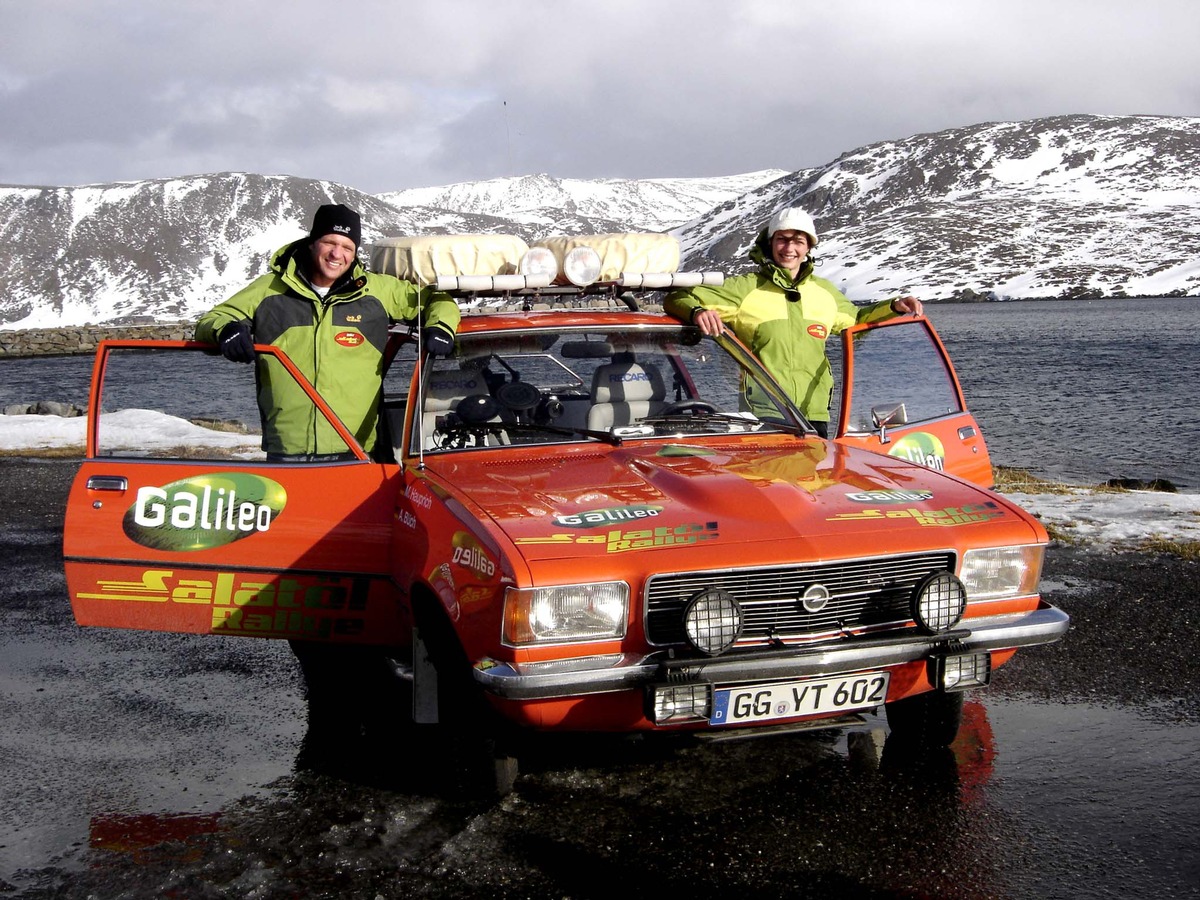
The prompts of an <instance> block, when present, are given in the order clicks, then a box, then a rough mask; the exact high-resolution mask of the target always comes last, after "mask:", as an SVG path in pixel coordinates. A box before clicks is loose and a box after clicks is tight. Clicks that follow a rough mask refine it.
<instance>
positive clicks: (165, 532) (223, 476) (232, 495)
mask: <svg viewBox="0 0 1200 900" xmlns="http://www.w3.org/2000/svg"><path fill="white" fill-rule="evenodd" d="M286 504H287V491H286V490H284V488H283V485H281V484H279V483H278V482H275V481H272V480H271V479H270V478H263V477H262V476H260V475H251V474H250V473H248V472H221V473H212V474H208V475H195V476H192V477H191V478H184V479H182V480H180V481H173V482H171V483H170V484H167V485H163V486H162V487H155V486H154V485H145V486H143V487H140V488H138V492H137V499H136V500H135V501H134V504H133V506H131V507H129V509H128V510H126V511H125V518H124V520H123V521H122V525H123V527H124V529H125V535H126V536H127V537H128V538H129V539H130V540H131V541H134V542H136V543H138V544H141V545H142V546H143V547H150V548H151V549H154V550H169V551H185V552H186V551H192V550H210V549H212V548H213V547H222V546H224V545H225V544H231V543H233V542H234V541H238V540H241V539H242V538H245V537H250V536H251V535H253V534H258V533H259V532H264V531H269V530H270V528H271V523H272V522H274V521H275V518H276V517H277V516H278V515H279V514H280V513H282V512H283V508H284V506H285V505H286Z"/></svg>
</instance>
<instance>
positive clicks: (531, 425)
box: [445, 422, 623, 447]
mask: <svg viewBox="0 0 1200 900" xmlns="http://www.w3.org/2000/svg"><path fill="white" fill-rule="evenodd" d="M445 430H447V431H486V432H488V433H490V434H496V435H499V434H500V433H502V432H505V431H533V432H545V433H548V434H561V435H563V436H564V437H576V436H581V437H589V438H592V439H594V440H597V441H604V442H605V443H607V444H612V445H613V446H614V447H619V446H620V445H621V444H622V443H623V439H622V438H621V437H620V436H619V435H616V434H613V433H612V432H611V431H597V430H595V429H592V428H570V427H567V426H565V425H551V424H549V423H545V424H543V423H539V422H485V423H481V424H478V425H476V424H473V423H467V422H456V423H454V424H452V425H450V426H448V428H446V429H445Z"/></svg>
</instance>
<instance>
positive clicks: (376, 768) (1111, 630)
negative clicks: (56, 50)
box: [0, 459, 1200, 898]
mask: <svg viewBox="0 0 1200 900" xmlns="http://www.w3.org/2000/svg"><path fill="white" fill-rule="evenodd" d="M74 469H75V463H73V462H71V461H63V462H60V461H33V460H25V459H5V460H0V496H2V497H3V503H0V518H2V520H3V522H4V527H3V529H2V530H0V558H2V559H3V569H2V570H0V571H2V572H3V580H2V582H0V623H2V625H3V627H2V629H0V897H5V898H7V897H14V898H15V897H20V898H43V897H44V898H49V897H60V898H84V897H99V898H117V897H130V898H140V897H160V896H170V897H184V898H193V897H195V898H205V897H254V898H283V897H353V898H359V897H362V898H375V897H382V898H392V897H476V896H491V897H497V896H500V897H509V896H511V897H600V896H605V897H608V896H612V895H613V894H614V887H613V886H614V884H615V885H616V886H617V887H616V888H615V891H616V893H617V895H618V896H624V897H650V896H653V897H662V896H663V895H666V894H670V895H671V896H677V897H697V898H708V897H714V898H715V897H733V896H737V897H828V896H837V897H881V898H882V897H971V898H974V897H978V898H992V897H1013V898H1023V897H1064V898H1067V897H1070V898H1077V897H1198V896H1200V689H1198V688H1200V677H1198V675H1200V640H1198V639H1197V636H1196V635H1197V628H1198V626H1200V611H1198V609H1197V597H1198V594H1200V564H1197V563H1194V562H1191V563H1189V562H1183V561H1180V560H1177V559H1173V558H1169V557H1159V556H1146V555H1132V554H1120V555H1106V554H1101V553H1097V552H1093V551H1086V550H1079V549H1072V548H1067V547H1060V546H1055V547H1053V548H1052V550H1051V553H1050V555H1049V558H1048V563H1047V571H1046V574H1045V578H1044V582H1043V584H1044V586H1045V587H1046V588H1047V594H1048V596H1049V598H1050V599H1051V600H1052V601H1053V602H1055V603H1057V604H1058V605H1060V606H1062V607H1064V608H1065V609H1066V610H1067V611H1068V612H1069V613H1070V614H1071V615H1072V618H1073V628H1072V631H1071V633H1070V634H1069V635H1068V637H1067V639H1066V640H1065V641H1064V642H1062V643H1061V644H1058V645H1055V646H1052V647H1045V648H1038V649H1035V650H1031V651H1027V652H1025V653H1024V654H1022V655H1020V656H1019V657H1018V658H1017V660H1016V661H1014V662H1013V663H1010V664H1009V665H1007V666H1005V667H1004V668H1002V669H1000V670H998V671H997V673H996V675H995V678H994V682H993V685H992V687H991V688H990V689H988V690H987V691H983V692H980V693H978V694H976V695H972V697H971V698H970V699H969V700H968V705H967V721H966V724H965V726H964V729H963V732H962V733H961V734H960V738H959V741H957V742H956V744H955V745H954V747H952V748H951V750H949V751H947V752H946V753H945V754H941V755H935V756H932V757H927V758H922V759H911V758H904V757H903V756H900V755H898V754H897V752H896V748H893V747H891V746H890V745H888V744H887V743H886V742H885V741H884V740H883V736H884V725H883V723H882V722H880V721H876V720H872V721H870V722H869V723H868V727H867V728H865V729H864V730H863V731H861V732H859V733H856V734H854V735H852V736H847V735H845V734H841V735H837V734H831V733H818V734H809V735H799V736H790V737H778V738H771V739H766V740H755V741H733V742H721V743H714V744H708V743H704V744H692V743H688V744H683V743H678V742H669V743H665V744H660V743H656V742H652V741H624V740H616V739H609V740H595V739H593V740H586V741H568V740H559V741H553V742H550V741H547V742H545V744H544V745H539V747H538V752H537V753H536V754H535V755H534V757H533V758H531V759H530V760H529V761H528V764H527V765H526V767H525V774H523V775H522V777H521V778H520V780H519V781H518V782H517V788H516V791H515V792H514V794H513V795H511V796H509V797H507V798H505V799H504V800H503V801H500V802H499V803H488V802H484V801H480V800H477V799H473V798H471V797H470V796H466V795H463V794H462V793H461V792H459V791H455V790H453V789H450V788H448V787H447V786H445V785H444V784H440V783H438V782H437V781H436V779H431V778H430V777H429V776H428V771H429V768H430V760H429V759H428V758H427V757H424V758H423V755H422V752H421V750H420V749H414V747H413V746H411V744H410V745H408V746H405V745H404V744H401V743H396V742H391V743H386V744H375V745H368V746H355V747H353V748H348V749H347V750H346V753H345V756H344V758H343V759H341V760H340V761H339V762H338V764H337V765H330V764H329V763H328V761H325V762H322V761H321V759H320V758H316V759H315V760H314V758H313V757H311V756H310V753H309V750H310V749H311V748H310V742H309V741H308V740H307V738H308V735H307V731H306V725H305V708H304V703H303V700H302V699H301V693H300V683H299V678H298V673H297V672H296V670H295V665H294V662H293V660H292V657H291V656H290V654H289V652H288V649H287V647H286V645H284V644H283V643H282V642H272V641H253V640H246V639H238V638H213V637H188V636H176V635H156V634H143V633H136V632H120V631H101V630H94V629H80V628H78V627H76V626H75V624H74V621H73V619H72V618H71V613H70V609H69V604H68V602H67V600H66V594H65V587H64V584H63V579H62V570H61V555H60V554H61V543H60V542H61V527H62V509H63V502H64V498H65V495H66V490H67V487H68V484H69V480H70V478H71V476H72V475H73V474H74Z"/></svg>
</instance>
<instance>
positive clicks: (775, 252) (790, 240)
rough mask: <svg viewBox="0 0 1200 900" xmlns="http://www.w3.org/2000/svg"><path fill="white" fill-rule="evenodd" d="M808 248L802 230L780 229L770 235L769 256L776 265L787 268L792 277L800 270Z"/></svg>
mask: <svg viewBox="0 0 1200 900" xmlns="http://www.w3.org/2000/svg"><path fill="white" fill-rule="evenodd" d="M808 250H809V243H808V235H807V234H805V233H804V232H803V231H783V230H780V231H777V232H775V233H774V234H773V235H771V258H772V259H774V260H775V263H776V265H778V266H780V267H781V268H784V269H787V270H788V272H790V273H791V275H792V277H793V278H795V277H796V273H797V272H799V271H800V266H801V264H802V263H803V262H804V258H805V257H806V256H808Z"/></svg>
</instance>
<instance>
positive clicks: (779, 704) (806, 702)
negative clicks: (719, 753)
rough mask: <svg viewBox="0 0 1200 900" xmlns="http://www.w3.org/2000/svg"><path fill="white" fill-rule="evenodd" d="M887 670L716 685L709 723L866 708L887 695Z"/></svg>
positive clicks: (763, 720) (726, 722)
mask: <svg viewBox="0 0 1200 900" xmlns="http://www.w3.org/2000/svg"><path fill="white" fill-rule="evenodd" d="M890 677H891V676H890V674H889V673H888V672H861V673H859V674H857V675H838V676H837V677H834V678H810V679H805V680H804V681H785V682H782V683H780V684H755V685H750V686H749V687H734V688H717V690H716V691H715V692H714V697H713V701H714V702H713V713H712V717H711V718H710V719H709V720H708V721H709V724H711V725H741V724H744V723H746V722H766V721H770V720H772V719H790V718H793V717H795V716H813V715H828V714H830V713H842V712H849V711H850V710H853V709H869V708H872V707H875V706H879V705H880V704H882V703H883V702H884V701H885V700H886V699H887V689H888V680H889V678H890Z"/></svg>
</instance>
